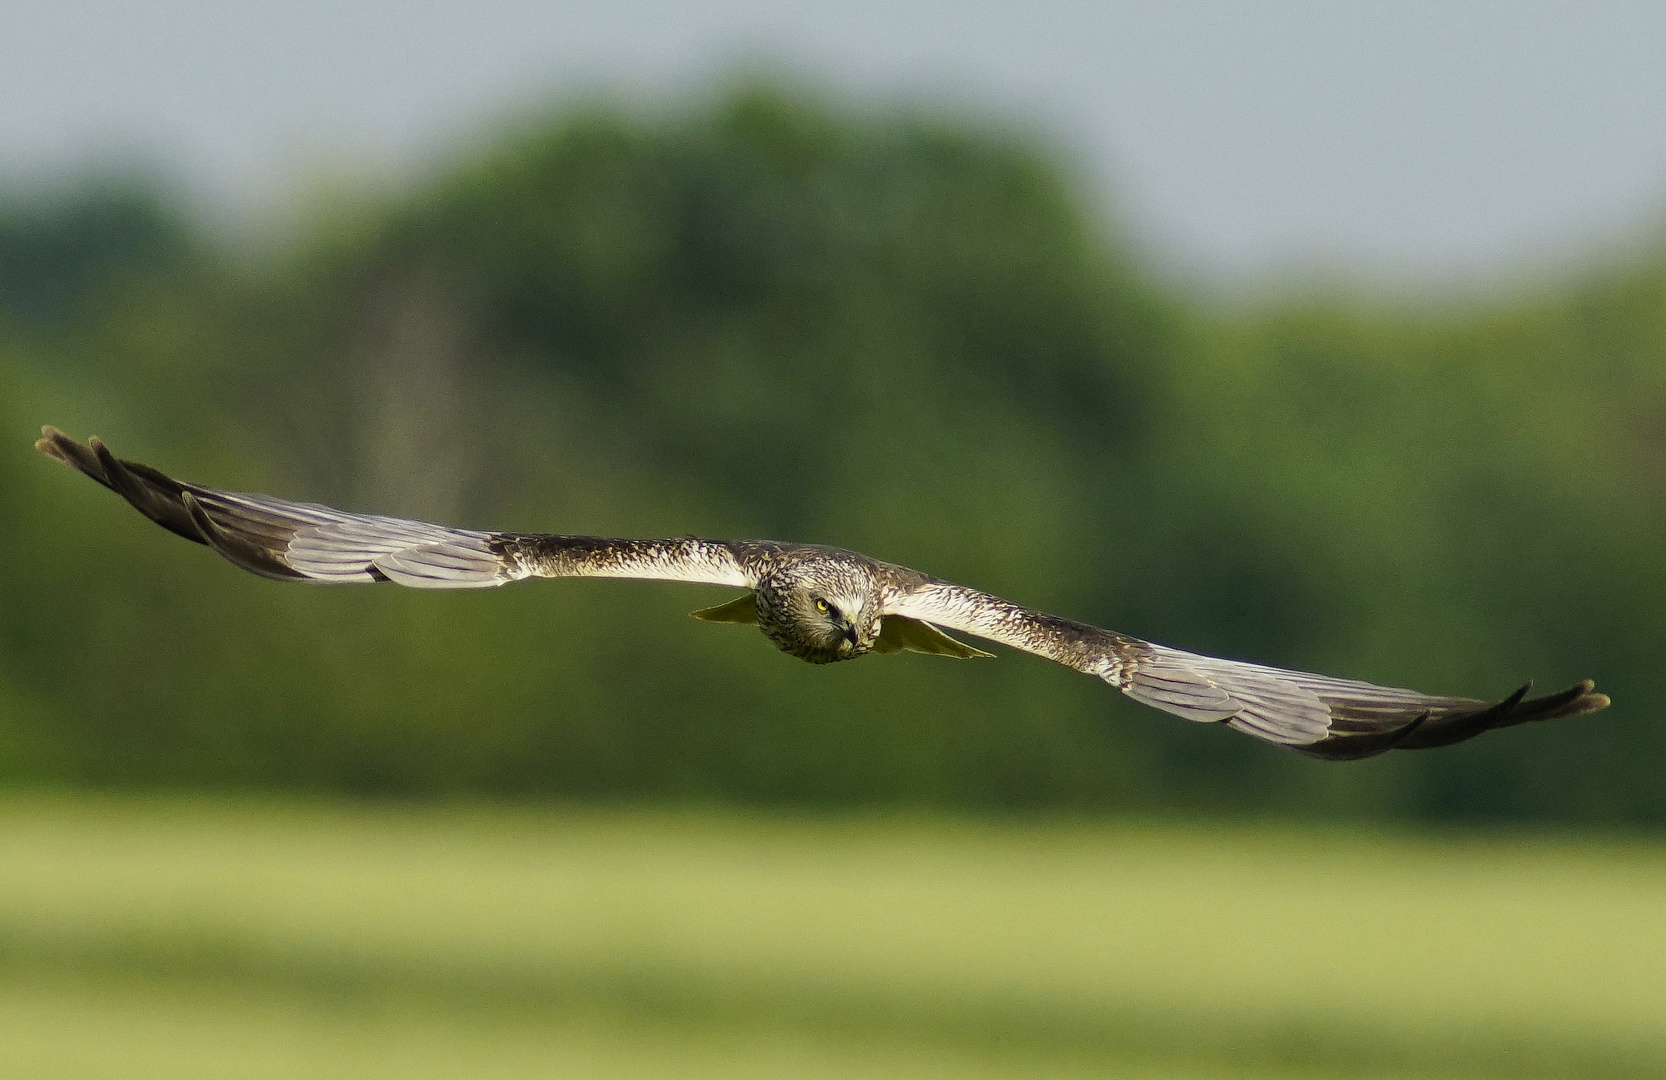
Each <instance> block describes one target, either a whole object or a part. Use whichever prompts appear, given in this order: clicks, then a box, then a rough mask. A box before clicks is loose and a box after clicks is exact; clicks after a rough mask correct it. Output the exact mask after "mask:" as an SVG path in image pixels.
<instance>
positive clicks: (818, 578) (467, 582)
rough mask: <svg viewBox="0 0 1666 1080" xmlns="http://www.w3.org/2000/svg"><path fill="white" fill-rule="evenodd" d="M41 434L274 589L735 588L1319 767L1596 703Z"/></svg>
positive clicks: (821, 555) (904, 579)
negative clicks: (1044, 677)
mask: <svg viewBox="0 0 1666 1080" xmlns="http://www.w3.org/2000/svg"><path fill="white" fill-rule="evenodd" d="M42 435H43V436H44V437H43V438H42V439H41V440H40V441H39V442H38V443H36V444H35V447H36V449H38V450H40V451H41V452H42V453H44V454H46V455H48V456H49V457H53V458H56V459H57V460H59V461H61V462H63V463H64V464H66V465H69V466H70V467H72V468H74V469H77V470H79V471H81V472H83V473H85V474H87V475H88V476H90V477H92V478H93V479H94V480H97V481H98V482H99V483H101V484H103V485H104V486H105V487H107V488H109V489H111V490H112V491H114V492H116V494H118V495H120V496H122V498H124V499H126V500H127V501H128V502H129V503H131V504H132V505H133V507H134V508H135V509H137V510H138V511H139V512H140V513H141V514H144V515H145V516H146V517H148V518H150V519H151V520H152V521H154V522H156V523H157V524H158V525H161V526H162V527H163V528H165V529H168V530H170V531H172V532H174V533H177V534H179V535H180V536H183V537H185V538H186V539H187V540H193V541H196V542H197V543H199V544H206V545H207V546H209V547H211V548H213V549H214V550H215V551H217V552H219V553H220V554H221V555H223V556H225V557H226V558H227V559H229V560H230V561H231V562H233V563H235V564H236V565H238V566H240V567H242V568H243V569H245V570H248V571H250V572H251V573H255V574H259V575H261V576H262V577H268V578H276V579H278V580H280V581H310V582H322V583H326V584H346V583H349V582H366V583H369V582H382V581H391V582H393V583H395V584H397V585H405V586H408V587H410V588H414V589H483V588H491V587H494V586H498V585H507V584H509V583H510V582H513V581H522V580H524V579H526V578H534V577H612V578H649V579H654V580H659V581H692V582H701V583H705V584H710V585H730V586H734V587H735V588H738V589H744V590H746V591H745V593H744V595H742V596H741V597H740V598H738V599H736V600H733V601H731V602H729V603H727V604H723V605H721V606H719V607H713V608H706V609H705V610H702V611H696V612H695V613H694V615H695V617H696V618H700V619H706V620H708V621H711V622H727V623H743V624H747V625H754V626H757V627H758V628H759V629H760V630H762V631H763V632H764V635H765V636H766V637H768V638H769V639H770V640H771V641H772V642H774V643H775V644H776V645H777V646H778V647H779V648H780V649H781V650H782V651H783V652H787V653H790V654H792V655H793V656H796V657H798V658H800V659H802V660H808V661H809V662H810V663H812V664H827V663H832V662H834V661H837V660H854V659H855V658H857V657H859V656H863V655H866V654H867V653H870V652H877V653H894V652H900V651H903V650H908V651H912V652H921V653H930V654H933V655H937V656H953V657H963V658H964V657H978V656H989V655H990V654H989V653H986V652H983V651H981V650H979V649H975V648H973V647H972V646H970V645H967V644H965V643H964V642H961V641H958V640H956V639H954V638H952V637H950V636H949V635H948V634H947V633H945V632H944V629H945V628H946V629H949V630H958V631H961V632H963V633H967V634H972V635H975V636H977V637H981V638H987V639H989V640H990V641H996V642H999V643H1001V644H1003V645H1008V646H1011V647H1012V648H1015V649H1021V650H1023V651H1024V652H1030V653H1035V654H1036V655H1038V656H1044V657H1046V658H1047V659H1049V660H1054V661H1057V662H1058V663H1061V664H1065V665H1067V666H1069V667H1073V668H1075V669H1076V670H1077V671H1081V672H1085V673H1087V674H1089V675H1095V676H1098V677H1099V678H1101V679H1104V680H1105V681H1106V682H1108V683H1110V684H1111V685H1112V686H1114V687H1116V688H1117V689H1118V690H1121V691H1122V692H1123V693H1125V694H1127V695H1128V696H1129V697H1131V698H1133V699H1135V700H1136V701H1140V702H1144V703H1145V704H1147V705H1152V706H1155V707H1156V708H1158V709H1161V710H1163V711H1164V712H1168V713H1172V714H1174V715H1175V716H1178V717H1181V718H1182V719H1185V720H1194V721H1199V722H1209V723H1224V724H1226V725H1227V726H1229V727H1232V728H1236V729H1237V730H1239V731H1242V732H1244V733H1246V734H1248V735H1253V736H1255V737H1256V738H1259V739H1264V740H1266V741H1267V742H1270V743H1275V744H1277V745H1280V746H1285V747H1289V748H1290V749H1293V750H1298V751H1300V752H1302V753H1304V754H1310V755H1312V756H1314V757H1319V758H1328V759H1331V760H1344V761H1345V760H1353V759H1357V758H1364V757H1370V756H1372V755H1375V754H1380V753H1382V752H1384V751H1386V750H1392V749H1402V750H1419V749H1425V748H1429V747H1436V746H1447V745H1450V744H1452V743H1456V742H1462V741H1463V740H1465V739H1469V738H1472V737H1474V736H1476V735H1479V734H1480V733H1481V732H1483V731H1488V730H1491V729H1492V728H1498V727H1509V726H1512V725H1514V724H1520V723H1524V722H1526V721H1529V720H1554V719H1557V718H1558V717H1564V716H1578V715H1580V714H1581V713H1588V712H1594V711H1596V710H1597V709H1601V708H1603V707H1604V706H1606V705H1607V704H1608V698H1607V697H1606V696H1605V695H1602V694H1598V693H1595V692H1594V691H1593V686H1592V684H1591V682H1590V681H1589V680H1587V681H1585V682H1582V683H1580V684H1579V685H1577V686H1574V687H1572V688H1570V689H1568V690H1564V691H1563V692H1561V693H1559V694H1550V695H1547V696H1545V697H1540V698H1533V699H1528V698H1527V690H1528V688H1529V687H1527V686H1524V687H1522V688H1521V689H1520V690H1517V691H1516V692H1515V693H1513V694H1511V695H1510V696H1508V697H1506V698H1504V699H1503V700H1501V701H1496V702H1486V701H1477V700H1474V699H1472V698H1460V697H1440V696H1434V695H1429V694H1420V693H1418V692H1417V691H1415V690H1401V689H1395V688H1392V687H1384V686H1373V685H1372V684H1370V683H1364V682H1354V681H1352V680H1349V679H1336V678H1331V677H1329V676H1326V675H1310V674H1307V673H1305V672H1300V671H1285V670H1282V669H1280V668H1273V667H1264V666H1262V665H1260V664H1250V663H1244V662H1242V661H1238V660H1220V659H1216V658H1215V657H1210V656H1200V655H1198V654H1196V653H1189V652H1183V651H1181V650H1179V649H1171V648H1169V647H1168V646H1165V645H1155V644H1152V643H1151V642H1149V641H1141V640H1140V639H1138V638H1132V637H1128V636H1126V635H1123V634H1117V633H1112V632H1111V631H1109V630H1101V629H1100V628H1099V627H1097V626H1089V625H1087V624H1086V623H1079V622H1073V621H1071V620H1069V619H1062V618H1059V617H1058V616H1056V615H1049V614H1047V613H1045V612H1041V611H1033V610H1031V609H1029V608H1025V607H1020V606H1019V605H1017V604H1013V603H1010V602H1008V601H1006V600H1002V599H1001V598H1000V597H997V596H991V595H989V594H988V593H984V592H979V591H978V590H976V589H969V588H966V587H965V586H962V585H955V584H951V583H950V582H947V581H940V580H938V579H937V578H934V577H929V576H927V575H926V574H922V573H920V572H918V571H916V570H910V569H909V568H907V567H905V566H896V565H893V564H891V563H885V562H880V561H878V560H877V559H870V558H868V557H867V556H866V555H860V554H857V553H856V552H854V551H844V550H841V549H839V548H831V547H819V546H815V545H810V544H783V543H774V542H771V541H766V540H703V539H700V538H698V537H692V536H690V537H682V538H678V539H670V540H631V539H617V538H611V537H599V536H560V535H555V534H546V533H520V532H476V531H473V530H468V529H453V528H449V527H447V526H444V525H430V524H428V523H426V522H420V521H407V520H404V519H402V518H394V517H379V516H373V515H369V514H349V513H344V512H342V511H340V510H333V509H331V508H330V507H327V506H319V505H317V504H315V503H297V502H288V501H286V500H283V499H274V498H270V497H268V496H265V495H243V494H237V493H234V492H229V491H219V490H216V489H214V488H207V487H199V486H198V485H196V484H187V483H182V482H181V481H178V480H174V479H172V478H170V477H167V476H164V475H163V474H162V473H160V472H158V471H156V470H155V469H152V468H150V467H149V466H146V465H140V464H137V463H135V462H131V461H123V460H121V459H119V458H117V457H115V456H114V455H113V454H111V453H110V451H109V449H108V448H107V447H105V445H104V444H103V443H102V442H100V441H99V440H98V439H96V438H94V439H89V440H88V442H87V444H86V445H82V444H81V443H78V442H76V441H75V440H73V439H71V438H69V437H67V436H66V435H64V434H63V433H62V432H60V431H57V430H56V429H54V428H50V427H48V428H43V429H42ZM1529 685H1531V684H1529Z"/></svg>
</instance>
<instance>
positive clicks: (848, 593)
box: [758, 561, 882, 664]
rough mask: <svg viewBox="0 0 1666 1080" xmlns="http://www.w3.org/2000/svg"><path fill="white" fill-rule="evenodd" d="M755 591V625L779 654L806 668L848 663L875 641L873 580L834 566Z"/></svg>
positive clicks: (804, 569) (813, 566)
mask: <svg viewBox="0 0 1666 1080" xmlns="http://www.w3.org/2000/svg"><path fill="white" fill-rule="evenodd" d="M772 584H773V586H774V587H773V588H760V589H759V590H758V614H759V619H758V623H759V626H760V627H762V628H763V630H764V632H765V633H766V634H768V635H769V636H770V638H771V639H772V640H774V642H775V643H776V644H777V645H779V646H780V647H781V648H782V649H784V650H786V651H787V652H790V653H792V654H793V655H794V656H797V657H800V658H802V659H805V660H809V661H811V662H812V663H818V664H826V663H831V662H832V661H835V660H851V659H854V658H856V657H858V656H861V655H862V654H863V653H866V652H868V651H869V650H871V649H872V648H873V645H874V642H875V640H877V639H878V637H879V630H880V622H881V614H882V613H881V604H880V601H879V595H878V591H877V590H876V588H875V587H874V582H873V577H872V575H870V574H866V573H863V572H861V568H859V567H853V566H850V565H846V564H844V563H840V562H832V561H830V562H825V563H823V562H812V563H808V564H806V565H804V566H800V567H796V568H794V569H793V571H792V572H790V573H785V574H783V575H781V576H780V578H779V579H778V580H776V581H775V582H773V583H772Z"/></svg>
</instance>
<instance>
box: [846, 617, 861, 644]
mask: <svg viewBox="0 0 1666 1080" xmlns="http://www.w3.org/2000/svg"><path fill="white" fill-rule="evenodd" d="M845 640H846V641H848V642H850V644H851V647H852V648H854V647H856V645H857V644H858V642H857V640H856V626H855V625H854V624H852V623H848V622H847V623H845Z"/></svg>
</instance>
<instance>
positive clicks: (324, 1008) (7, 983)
mask: <svg viewBox="0 0 1666 1080" xmlns="http://www.w3.org/2000/svg"><path fill="white" fill-rule="evenodd" d="M0 866H4V868H5V870H4V873H3V874H0V961H3V963H0V1075H3V1076H6V1077H13V1076H16V1077H35V1076H41V1077H65V1078H68V1077H118V1076H120V1077H127V1076H133V1077H149V1076H155V1077H178V1078H191V1077H239V1076H251V1077H267V1076H272V1077H279V1076H282V1077H314V1076H316V1077H336V1076H343V1077H345V1076H392V1077H431V1076H432V1077H438V1076H448V1077H454V1076H471V1077H521V1076H526V1077H532V1076H586V1077H588V1076H596V1077H637V1076H641V1077H660V1076H680V1077H704V1076H713V1077H716V1076H725V1077H732V1076H802V1077H875V1076H898V1077H901V1076H908V1077H914V1076H919V1077H998V1076H1035V1077H1040V1076H1048V1077H1071V1076H1139V1077H1164V1078H1167V1077H1228V1076H1234V1077H1314V1078H1317V1077H1333V1076H1334V1077H1343V1076H1346V1077H1412V1076H1416V1077H1424V1076H1427V1077H1435V1076H1452V1077H1471V1076H1473V1077H1483V1076H1487V1077H1495V1076H1496V1077H1536V1076H1567V1077H1602V1076H1614V1077H1621V1076H1623V1077H1639V1076H1655V1075H1661V1076H1666V848H1663V847H1662V846H1660V845H1659V844H1657V843H1653V842H1636V843H1630V842H1623V841H1601V842H1599V841H1582V840H1578V839H1547V838H1545V837H1543V836H1521V837H1515V838H1499V837H1497V836H1493V837H1486V836H1479V835H1447V836H1443V837H1438V838H1424V839H1414V838H1410V837H1408V836H1407V835H1404V834H1393V833H1383V832H1356V831H1348V830H1343V829H1334V830H1333V829H1307V828H1298V827H1294V826H1278V827H1271V826H1267V827H1256V826H1245V825H1229V826H1216V825H1213V824H1190V825H1187V824H1164V823H1149V822H1147V823H1071V822H1060V821H1057V820H1052V821H1035V822H1028V823H1023V822H1010V821H1008V822H1000V823H995V822H982V823H979V822H966V821H953V820H946V819H936V818H925V819H915V818H902V817H894V816H893V817H886V818H853V817H844V818H810V819H805V818H800V819H787V818H781V817H763V816H742V815H730V814H719V813H710V814H698V813H688V812H678V813H670V812H653V811H642V810H620V811H600V810H573V811H556V810H530V809H528V810H506V809H481V808H464V809H439V808H420V809H418V808H388V807H363V806H357V807H354V806H340V805H316V804H297V803H265V804H263V803H254V802H249V801H247V800H244V801H237V802H216V801H205V800H186V799H173V800H167V799H157V798H149V799H142V800H139V799H116V798H108V799H90V798H85V797H76V798H70V797H62V798H60V797H48V798H40V797H27V798H26V797H23V796H14V797H12V798H10V799H8V800H6V801H4V802H0Z"/></svg>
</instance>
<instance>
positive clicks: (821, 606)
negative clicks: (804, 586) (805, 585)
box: [816, 596, 832, 615]
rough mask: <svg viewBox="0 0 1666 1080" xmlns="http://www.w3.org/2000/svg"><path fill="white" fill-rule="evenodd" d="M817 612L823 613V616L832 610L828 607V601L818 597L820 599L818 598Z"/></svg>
mask: <svg viewBox="0 0 1666 1080" xmlns="http://www.w3.org/2000/svg"><path fill="white" fill-rule="evenodd" d="M816 610H817V611H819V612H821V613H822V614H823V615H825V614H827V613H828V612H829V611H830V610H832V609H831V608H829V607H828V606H827V601H826V600H823V599H822V598H821V597H819V596H818V597H816Z"/></svg>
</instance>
